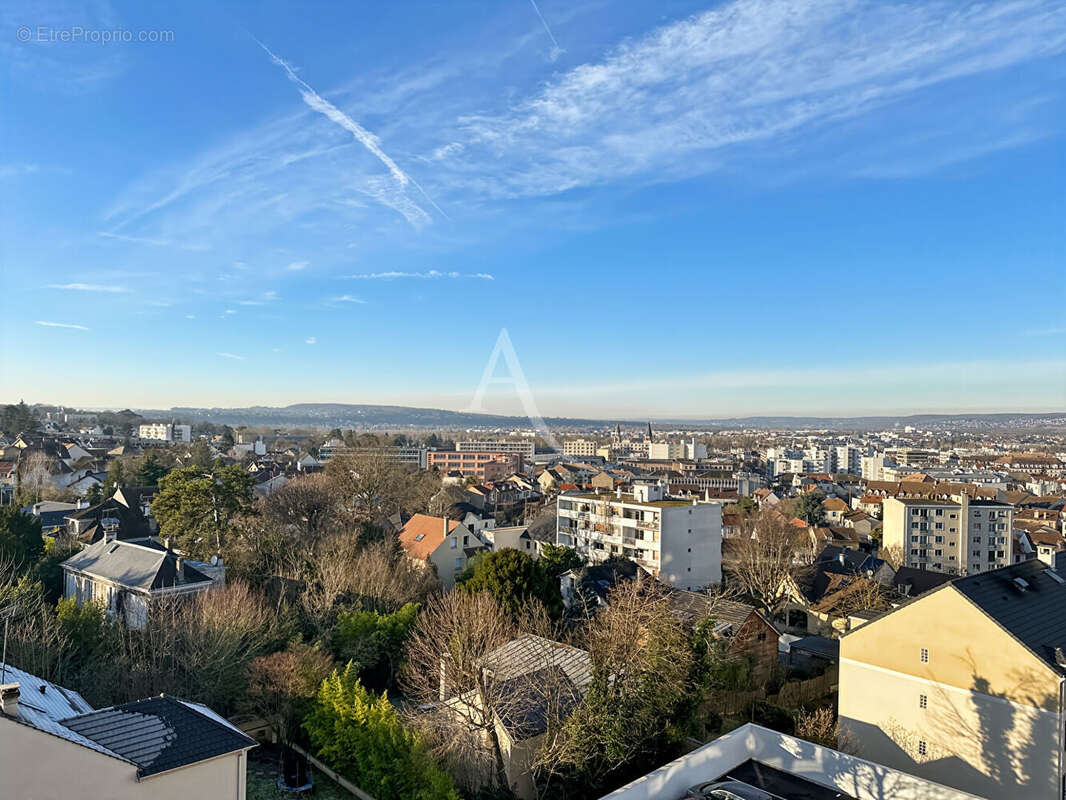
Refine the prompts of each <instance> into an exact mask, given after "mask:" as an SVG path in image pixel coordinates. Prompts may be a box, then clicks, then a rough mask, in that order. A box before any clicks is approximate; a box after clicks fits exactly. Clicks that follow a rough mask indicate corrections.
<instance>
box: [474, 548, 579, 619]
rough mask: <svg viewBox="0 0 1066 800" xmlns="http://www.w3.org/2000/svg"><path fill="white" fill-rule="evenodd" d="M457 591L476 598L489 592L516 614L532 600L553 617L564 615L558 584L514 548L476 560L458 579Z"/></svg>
mask: <svg viewBox="0 0 1066 800" xmlns="http://www.w3.org/2000/svg"><path fill="white" fill-rule="evenodd" d="M456 587H457V588H459V589H460V590H462V591H465V592H469V593H472V594H477V593H478V592H488V593H489V594H490V595H492V596H493V597H494V598H495V599H496V601H497V602H498V603H499V604H500V605H502V606H503V607H504V608H505V609H507V610H508V611H509V612H511V613H512V614H517V613H518V612H519V611H520V610H521V608H522V606H523V605H524V604H525V603H527V602H528V601H530V600H539V601H540V602H541V603H543V604H544V607H545V608H546V609H547V610H548V613H549V614H551V615H552V616H553V617H558V616H559V615H560V614H561V613H562V607H563V600H562V595H561V594H560V593H559V582H558V580H556V579H555V578H552V577H549V576H548V574H547V573H546V572H545V571H544V568H543V567H542V566H541V565H540V563H539V562H537V561H534V560H533V558H532V557H530V556H529V555H527V554H526V553H523V552H521V551H520V550H515V549H514V548H510V547H505V548H503V549H501V550H497V551H495V552H493V553H486V554H484V555H480V556H478V557H477V558H475V559H474V561H473V563H472V564H471V565H470V566H468V567H467V568H466V569H465V570H464V571H463V573H462V575H460V576H459V577H458V578H457V579H456Z"/></svg>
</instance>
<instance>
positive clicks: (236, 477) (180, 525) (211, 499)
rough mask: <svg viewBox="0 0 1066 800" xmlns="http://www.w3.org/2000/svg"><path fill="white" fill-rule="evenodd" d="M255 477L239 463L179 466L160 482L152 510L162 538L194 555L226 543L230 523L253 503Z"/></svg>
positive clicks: (206, 555) (204, 555)
mask: <svg viewBox="0 0 1066 800" xmlns="http://www.w3.org/2000/svg"><path fill="white" fill-rule="evenodd" d="M252 500H253V495H252V477H251V476H250V475H249V474H248V473H247V472H245V471H244V470H243V469H241V468H240V467H239V466H236V465H234V466H230V467H221V468H216V469H211V470H204V469H201V468H199V467H185V468H182V469H176V470H174V471H173V472H171V473H170V474H169V475H167V476H166V477H165V478H163V479H162V480H161V481H160V482H159V493H158V494H156V496H155V499H154V500H153V501H152V513H153V514H154V515H155V518H156V519H157V520H158V521H159V532H160V535H161V536H162V537H163V538H170V539H172V540H173V541H174V542H175V543H176V544H177V545H178V546H179V547H181V549H182V550H183V551H184V552H186V553H188V554H189V555H191V556H193V557H194V558H206V557H208V556H210V555H211V554H212V553H217V552H218V551H220V550H221V549H222V547H223V544H224V540H225V538H226V533H227V531H228V529H229V526H230V523H231V522H232V521H233V519H234V518H236V517H237V516H239V515H241V514H247V513H250V512H251V511H252V510H253V507H252Z"/></svg>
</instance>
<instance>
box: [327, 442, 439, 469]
mask: <svg viewBox="0 0 1066 800" xmlns="http://www.w3.org/2000/svg"><path fill="white" fill-rule="evenodd" d="M426 452H427V450H426V448H424V447H409V446H396V447H348V446H347V445H346V444H344V442H342V441H341V440H340V439H330V440H329V441H328V442H326V443H325V444H324V445H322V447H320V448H319V449H318V463H319V464H325V463H326V462H327V461H329V460H330V459H331V458H334V457H335V456H337V455H341V454H344V455H349V454H350V455H355V456H362V457H364V458H374V457H378V458H384V459H385V460H386V461H391V462H393V463H396V464H405V465H409V466H412V467H417V468H418V469H425V468H426Z"/></svg>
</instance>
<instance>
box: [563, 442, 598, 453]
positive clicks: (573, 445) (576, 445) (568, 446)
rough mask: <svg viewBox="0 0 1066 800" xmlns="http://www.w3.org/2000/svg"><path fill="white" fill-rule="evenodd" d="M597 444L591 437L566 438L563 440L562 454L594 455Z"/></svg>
mask: <svg viewBox="0 0 1066 800" xmlns="http://www.w3.org/2000/svg"><path fill="white" fill-rule="evenodd" d="M598 448H599V445H598V444H597V443H596V442H595V441H594V440H592V439H567V440H566V441H564V442H563V455H564V456H594V455H596V450H597V449H598Z"/></svg>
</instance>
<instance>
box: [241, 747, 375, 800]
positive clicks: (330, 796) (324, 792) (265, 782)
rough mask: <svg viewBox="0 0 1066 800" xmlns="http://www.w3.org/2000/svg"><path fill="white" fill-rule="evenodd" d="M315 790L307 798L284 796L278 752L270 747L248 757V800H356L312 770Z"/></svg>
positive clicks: (291, 794) (293, 795)
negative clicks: (279, 779) (303, 799)
mask: <svg viewBox="0 0 1066 800" xmlns="http://www.w3.org/2000/svg"><path fill="white" fill-rule="evenodd" d="M312 774H313V775H314V782H315V788H314V789H313V790H312V791H311V792H309V793H307V794H294V793H292V792H283V791H281V790H280V789H278V787H277V783H276V781H277V778H278V776H279V775H281V769H280V766H279V764H278V751H277V750H276V749H275V748H274V747H272V746H271V745H264V746H262V747H257V748H256V749H255V750H252V751H251V752H250V753H249V754H248V800H296V798H301V797H313V798H315V800H353V798H354V795H351V794H349V793H348V792H347V791H346V790H345V789H342V788H341V787H340V786H338V785H337V784H335V783H334V782H333V781H332V780H330V779H329V778H328V777H326V776H325V775H323V774H322V773H321V772H319V771H318V770H317V769H312Z"/></svg>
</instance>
